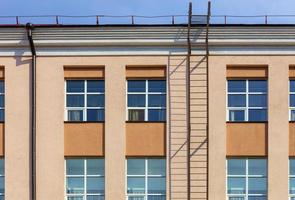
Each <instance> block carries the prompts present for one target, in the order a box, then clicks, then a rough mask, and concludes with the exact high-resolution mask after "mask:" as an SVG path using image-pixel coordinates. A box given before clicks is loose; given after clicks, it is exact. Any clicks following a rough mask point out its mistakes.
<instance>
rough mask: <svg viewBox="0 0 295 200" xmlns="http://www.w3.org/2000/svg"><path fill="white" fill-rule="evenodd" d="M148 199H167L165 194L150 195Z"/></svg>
mask: <svg viewBox="0 0 295 200" xmlns="http://www.w3.org/2000/svg"><path fill="white" fill-rule="evenodd" d="M147 200H166V196H165V195H148V198H147Z"/></svg>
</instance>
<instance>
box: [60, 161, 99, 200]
mask: <svg viewBox="0 0 295 200" xmlns="http://www.w3.org/2000/svg"><path fill="white" fill-rule="evenodd" d="M66 199H67V200H104V160H103V159H94V158H92V159H66Z"/></svg>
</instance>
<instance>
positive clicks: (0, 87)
mask: <svg viewBox="0 0 295 200" xmlns="http://www.w3.org/2000/svg"><path fill="white" fill-rule="evenodd" d="M0 93H4V81H0Z"/></svg>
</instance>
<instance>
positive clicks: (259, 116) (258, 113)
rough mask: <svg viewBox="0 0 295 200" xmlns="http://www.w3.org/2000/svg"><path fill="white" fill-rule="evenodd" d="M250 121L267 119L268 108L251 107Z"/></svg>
mask: <svg viewBox="0 0 295 200" xmlns="http://www.w3.org/2000/svg"><path fill="white" fill-rule="evenodd" d="M249 121H267V111H266V109H249Z"/></svg>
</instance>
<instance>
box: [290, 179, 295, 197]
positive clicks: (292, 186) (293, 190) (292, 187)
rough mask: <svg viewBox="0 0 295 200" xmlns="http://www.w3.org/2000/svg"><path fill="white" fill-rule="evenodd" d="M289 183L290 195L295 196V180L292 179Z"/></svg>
mask: <svg viewBox="0 0 295 200" xmlns="http://www.w3.org/2000/svg"><path fill="white" fill-rule="evenodd" d="M289 181H290V182H289V193H290V194H295V178H290V180H289Z"/></svg>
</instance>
